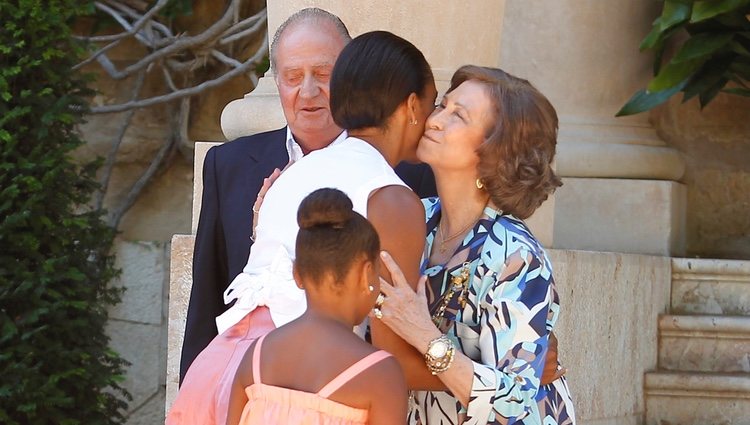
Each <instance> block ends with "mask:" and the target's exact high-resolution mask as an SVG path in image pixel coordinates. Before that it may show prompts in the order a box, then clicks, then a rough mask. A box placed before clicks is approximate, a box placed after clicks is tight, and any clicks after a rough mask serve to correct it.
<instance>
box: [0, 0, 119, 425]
mask: <svg viewBox="0 0 750 425" xmlns="http://www.w3.org/2000/svg"><path fill="white" fill-rule="evenodd" d="M88 7H89V5H88V4H87V2H85V1H84V2H82V1H80V0H50V1H42V0H21V1H8V0H0V16H2V17H3V18H2V24H0V25H1V26H0V59H1V60H2V66H0V376H2V380H0V423H3V424H8V425H15V424H23V425H35V424H52V423H54V424H65V425H73V424H117V423H122V422H123V421H124V417H123V413H122V412H123V409H124V408H125V407H126V403H125V401H124V400H123V398H128V397H129V396H128V394H127V393H126V392H125V391H124V390H123V389H122V387H121V386H120V382H121V381H122V376H123V374H124V366H125V362H124V361H123V360H122V359H121V358H120V357H119V356H118V355H117V354H116V353H114V352H113V351H112V350H110V349H109V348H108V344H109V339H108V337H107V336H106V334H105V332H104V327H105V324H106V321H107V306H108V305H111V304H114V303H116V302H117V301H118V300H119V296H120V292H119V291H118V290H115V289H112V288H109V287H108V285H107V283H108V282H109V281H110V280H111V279H112V278H113V277H114V276H115V275H116V273H117V272H116V270H115V268H114V258H113V256H112V255H111V254H110V249H111V246H112V240H113V237H114V231H113V230H112V229H111V228H110V227H108V226H107V225H106V224H105V223H104V222H103V221H102V217H101V212H98V211H95V210H93V209H91V208H88V207H87V203H88V202H89V200H90V197H91V194H92V192H93V191H94V190H95V188H96V187H97V183H96V181H95V177H94V172H95V170H96V168H97V166H98V165H99V164H98V163H90V164H84V165H77V164H75V163H74V162H73V161H72V160H71V157H70V155H71V153H72V151H73V150H74V149H76V148H78V147H79V146H81V145H82V144H83V141H82V140H81V139H80V138H79V137H78V135H77V134H76V133H75V126H76V125H77V124H78V123H80V122H81V120H82V117H83V114H84V113H85V112H86V110H87V105H86V103H85V101H84V100H83V99H84V98H85V96H88V95H89V94H90V92H89V90H88V89H87V87H86V81H85V79H84V77H82V76H80V75H78V74H76V73H75V72H74V71H73V70H72V68H73V66H74V65H75V64H76V63H78V61H79V60H80V56H81V54H82V53H83V52H82V51H81V50H80V49H79V47H78V46H77V45H76V44H75V41H74V38H73V37H72V36H71V32H70V23H71V22H72V20H73V19H75V18H76V16H78V15H80V14H82V13H85V11H86V10H90V9H88Z"/></svg>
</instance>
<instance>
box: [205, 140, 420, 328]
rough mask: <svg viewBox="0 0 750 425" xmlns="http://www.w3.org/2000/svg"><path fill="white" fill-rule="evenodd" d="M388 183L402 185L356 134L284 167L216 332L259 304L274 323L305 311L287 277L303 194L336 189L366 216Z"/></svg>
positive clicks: (300, 295)
mask: <svg viewBox="0 0 750 425" xmlns="http://www.w3.org/2000/svg"><path fill="white" fill-rule="evenodd" d="M392 185H399V186H406V184H405V183H404V182H403V181H401V179H400V178H399V177H398V176H397V175H396V173H395V172H394V171H393V168H391V166H390V165H388V163H387V162H386V161H385V158H383V156H382V155H381V154H380V152H378V151H377V150H376V149H375V148H374V147H372V146H371V145H370V144H369V143H367V142H365V141H364V140H361V139H357V138H355V137H349V138H347V139H346V140H344V141H343V142H341V143H339V144H337V145H335V146H330V147H328V148H325V149H321V150H319V151H315V152H312V153H310V154H308V155H307V156H305V157H304V158H302V159H300V160H299V161H297V162H296V163H294V164H293V165H292V166H291V167H289V168H288V169H287V170H286V171H285V172H284V173H283V174H282V175H281V176H280V177H279V178H278V180H276V182H275V183H274V184H273V186H272V187H271V189H270V190H269V191H268V193H267V194H266V196H265V198H264V199H263V204H262V206H261V210H260V214H259V221H258V226H257V228H256V240H255V243H254V244H253V246H252V249H251V251H250V256H249V258H248V262H247V265H246V266H245V269H244V270H243V271H242V273H240V274H239V275H238V276H237V277H236V278H235V279H234V281H232V283H231V284H230V285H229V287H228V288H227V290H226V291H225V293H224V301H225V302H226V303H227V304H229V303H230V302H232V301H233V300H235V299H236V300H237V301H236V302H235V304H234V305H233V306H232V307H231V308H230V309H229V310H227V312H225V313H224V314H222V315H221V316H219V317H217V318H216V324H217V327H218V330H219V333H220V334H221V333H222V332H224V330H226V329H228V328H229V327H231V326H232V325H234V324H236V323H237V322H239V321H240V320H241V319H242V318H243V317H244V316H245V315H247V314H248V313H249V312H251V311H253V310H254V309H255V308H256V307H258V306H267V307H268V308H269V309H270V312H271V317H272V319H273V322H274V324H275V325H276V326H277V327H279V326H282V325H284V324H286V323H288V322H290V321H292V320H294V319H296V318H298V317H299V316H300V315H302V313H304V311H305V309H306V307H307V305H306V301H305V296H304V292H303V291H302V290H300V289H299V288H297V286H296V284H295V282H294V279H293V277H292V261H293V260H294V247H295V241H296V238H297V231H298V230H299V226H298V225H297V209H298V208H299V205H300V203H301V202H302V200H303V199H304V198H305V197H306V196H307V195H309V194H310V193H311V192H313V191H315V190H317V189H321V188H329V187H330V188H336V189H339V190H341V191H342V192H344V193H346V194H347V195H348V196H349V198H351V200H352V204H353V206H354V210H355V211H356V212H358V213H360V214H362V215H363V216H364V217H367V200H368V198H369V196H370V194H371V193H372V192H373V191H375V190H377V189H380V188H382V187H385V186H392ZM250 207H251V206H250V205H248V209H249V208H250Z"/></svg>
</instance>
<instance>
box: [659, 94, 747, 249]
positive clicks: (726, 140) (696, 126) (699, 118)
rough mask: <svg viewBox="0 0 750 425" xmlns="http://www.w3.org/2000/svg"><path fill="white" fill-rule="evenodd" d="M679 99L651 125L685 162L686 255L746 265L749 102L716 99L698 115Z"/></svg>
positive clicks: (730, 97)
mask: <svg viewBox="0 0 750 425" xmlns="http://www.w3.org/2000/svg"><path fill="white" fill-rule="evenodd" d="M681 97H682V96H681V95H678V96H675V98H673V99H671V100H670V102H669V103H668V104H667V105H666V106H665V107H662V108H659V109H658V110H656V111H655V112H654V113H653V114H652V121H653V123H654V126H655V127H656V128H657V130H658V131H659V134H660V135H661V137H662V138H663V139H664V140H666V141H667V142H668V143H669V144H670V145H672V146H674V147H675V148H677V149H678V150H679V151H680V152H682V154H683V156H684V158H685V161H686V165H687V167H686V172H685V176H684V177H683V182H684V183H685V184H686V185H687V254H688V255H689V256H698V257H704V258H728V259H750V98H746V97H740V96H733V95H729V94H720V95H719V96H717V97H716V98H715V99H714V100H713V101H712V102H711V103H710V104H708V105H707V106H706V108H704V109H703V110H701V109H700V104H699V103H698V100H697V99H694V100H691V101H689V102H687V103H684V104H683V103H681Z"/></svg>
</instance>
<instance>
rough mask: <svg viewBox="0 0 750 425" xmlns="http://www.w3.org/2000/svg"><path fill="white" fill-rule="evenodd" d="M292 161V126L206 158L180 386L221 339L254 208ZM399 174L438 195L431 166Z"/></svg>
mask: <svg viewBox="0 0 750 425" xmlns="http://www.w3.org/2000/svg"><path fill="white" fill-rule="evenodd" d="M287 162H289V156H288V154H287V151H286V127H284V128H281V129H279V130H274V131H269V132H266V133H260V134H256V135H253V136H247V137H241V138H239V139H237V140H234V141H231V142H228V143H224V144H222V145H219V146H214V147H212V148H211V149H209V151H208V153H207V154H206V159H205V161H204V163H203V201H202V204H201V212H200V218H199V219H198V230H197V233H196V235H195V248H194V251H193V289H192V292H191V293H190V304H189V306H188V313H187V323H186V324H185V340H184V342H183V346H182V358H181V361H180V382H182V378H183V377H184V376H185V372H187V369H188V367H189V366H190V364H191V363H192V362H193V360H194V359H195V357H196V356H198V354H199V353H200V352H201V351H202V350H203V349H204V348H205V347H206V346H207V345H208V343H209V342H211V340H212V339H213V338H214V337H215V336H216V334H217V330H216V322H215V320H214V319H215V318H216V317H217V316H219V315H221V314H222V313H223V312H224V311H226V309H227V306H226V305H224V300H223V293H224V290H225V289H226V288H227V286H229V284H230V283H231V282H232V280H233V279H234V278H235V277H236V276H237V275H238V274H239V273H241V272H242V269H243V268H244V267H245V264H246V263H247V257H248V255H249V253H250V246H251V245H252V240H250V235H251V234H252V223H253V211H252V206H253V204H254V203H255V198H256V196H257V195H258V191H259V190H260V188H261V186H262V185H263V179H264V178H265V177H268V176H269V175H270V174H271V172H273V169H274V168H280V169H281V168H283V167H284V166H285V165H286V164H287ZM396 172H397V174H398V175H399V177H401V179H402V180H404V182H405V183H406V184H408V185H409V186H410V187H411V188H412V189H413V190H414V191H415V192H416V193H417V195H418V196H419V197H420V198H424V197H428V196H435V195H436V190H435V181H434V177H433V175H432V171H431V170H430V168H429V167H428V166H426V165H413V164H406V163H402V164H400V165H399V166H398V167H396Z"/></svg>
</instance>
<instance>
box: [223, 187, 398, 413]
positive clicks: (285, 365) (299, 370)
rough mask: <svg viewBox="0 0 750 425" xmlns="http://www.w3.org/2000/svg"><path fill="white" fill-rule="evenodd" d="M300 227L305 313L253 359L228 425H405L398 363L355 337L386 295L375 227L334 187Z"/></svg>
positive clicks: (267, 340) (239, 380)
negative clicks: (355, 330) (358, 327)
mask: <svg viewBox="0 0 750 425" xmlns="http://www.w3.org/2000/svg"><path fill="white" fill-rule="evenodd" d="M297 221H298V223H299V233H298V235H297V242H296V253H297V257H296V259H295V263H294V277H295V281H296V282H298V286H299V287H300V288H303V289H304V290H305V298H306V299H307V310H306V311H305V313H304V314H303V315H302V316H301V317H300V318H298V319H296V320H294V321H292V322H290V323H288V324H286V325H284V326H282V327H280V328H278V329H276V330H274V331H272V332H271V333H270V334H268V335H266V336H263V337H261V338H260V339H259V340H258V341H257V342H255V343H254V344H253V345H252V346H251V347H250V349H249V350H248V351H247V354H245V356H244V357H243V359H242V361H241V362H240V365H239V368H238V370H237V374H236V376H235V379H234V383H233V386H232V394H231V396H230V402H229V415H228V421H227V423H228V424H241V425H256V424H258V425H259V424H263V425H273V424H320V425H329V424H330V425H334V424H335V425H344V424H372V425H377V424H398V423H403V422H404V420H405V418H406V404H407V399H408V396H407V392H406V382H405V379H404V377H403V374H402V372H401V368H400V366H399V364H398V362H397V361H396V360H395V359H394V358H393V357H392V356H391V355H390V354H388V353H387V352H385V351H383V350H378V349H376V348H374V347H373V346H372V345H370V344H368V343H367V342H365V341H363V340H362V339H360V338H359V337H357V335H355V334H354V333H352V327H353V326H354V325H357V324H359V323H361V322H362V321H363V320H364V319H365V317H366V316H367V314H368V313H369V312H370V310H371V309H372V306H373V305H374V304H376V301H377V297H378V294H379V293H380V283H379V277H378V261H377V260H378V252H379V250H380V242H379V239H378V235H377V233H376V232H375V229H374V228H373V226H372V225H371V224H370V222H368V221H367V219H365V218H364V217H362V216H361V215H360V214H358V213H357V212H355V211H354V210H353V209H352V202H351V200H350V199H349V198H348V197H347V196H346V195H345V194H344V193H343V192H341V191H339V190H337V189H319V190H316V191H315V192H313V193H311V194H310V195H309V196H308V197H307V198H305V199H304V200H303V201H302V203H301V204H300V207H299V212H298V214H297ZM246 400H248V401H247V402H246Z"/></svg>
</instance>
